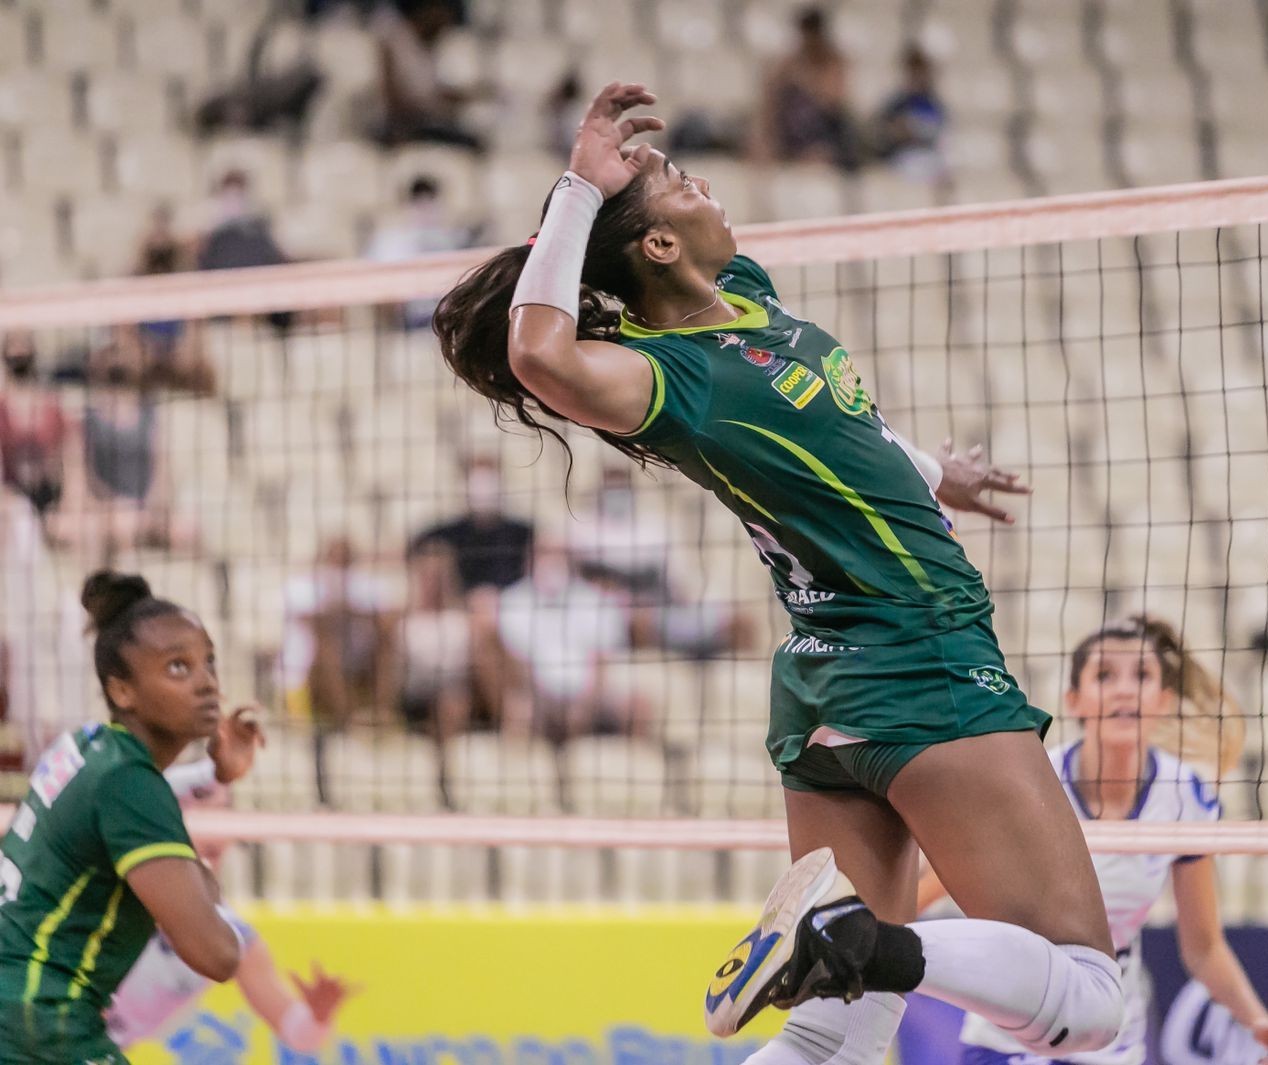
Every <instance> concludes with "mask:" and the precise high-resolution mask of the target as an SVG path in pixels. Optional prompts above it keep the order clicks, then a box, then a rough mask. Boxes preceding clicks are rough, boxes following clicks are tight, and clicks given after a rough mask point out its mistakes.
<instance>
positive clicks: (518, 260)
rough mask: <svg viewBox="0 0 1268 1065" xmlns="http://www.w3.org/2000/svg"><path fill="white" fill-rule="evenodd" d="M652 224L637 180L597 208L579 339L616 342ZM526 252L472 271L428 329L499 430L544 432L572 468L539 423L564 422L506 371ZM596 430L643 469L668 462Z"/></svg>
mask: <svg viewBox="0 0 1268 1065" xmlns="http://www.w3.org/2000/svg"><path fill="white" fill-rule="evenodd" d="M551 195H554V192H553V190H552V192H551ZM549 206H550V196H547V197H546V203H545V205H544V206H543V207H542V217H543V218H544V217H545V216H546V210H547V208H548V207H549ZM654 221H655V220H654V219H653V218H652V216H651V214H650V212H649V211H648V209H647V196H646V189H645V186H644V182H643V179H642V176H641V175H640V176H639V177H636V178H635V179H634V180H633V181H631V182H630V183H629V184H628V185H627V186H626V187H625V188H624V189H622V190H621V191H620V192H618V193H617V194H616V195H615V196H613V197H611V198H610V199H608V200H606V201H605V202H604V204H603V206H602V207H601V208H599V214H598V217H596V218H595V220H594V226H593V228H592V229H591V230H590V240H589V242H588V243H587V244H586V257H585V263H584V265H583V266H582V269H581V294H580V314H579V318H578V321H577V339H578V340H608V341H614V340H616V338H617V336H618V333H619V329H620V312H619V310H618V308H617V307H616V306H615V303H617V302H620V303H628V302H629V301H631V300H633V299H635V298H636V297H637V296H638V295H639V292H640V289H641V283H640V282H639V279H638V275H637V273H636V272H635V270H634V261H635V260H634V257H635V255H636V254H637V244H638V242H639V241H640V240H641V239H642V237H643V235H644V234H645V233H646V232H647V231H648V230H649V229H650V228H651V227H652V225H653V224H654ZM529 251H531V248H530V246H529V245H528V244H521V245H517V246H516V247H512V248H507V249H505V250H504V251H501V252H498V254H497V255H495V256H493V258H492V259H489V260H487V261H486V262H483V263H481V264H480V265H479V266H477V267H475V268H474V269H472V270H469V271H468V272H467V273H466V274H465V275H464V276H463V278H462V280H460V281H459V282H458V283H457V284H456V285H455V286H454V287H453V288H451V289H450V290H449V291H448V292H446V293H445V295H444V296H443V297H442V298H441V300H440V303H439V305H438V306H437V307H436V313H435V315H434V316H433V318H432V329H433V330H434V331H435V333H436V336H438V337H439V338H440V351H441V354H442V355H443V356H444V358H445V362H446V363H447V364H448V365H449V368H450V369H451V370H453V372H454V373H455V374H457V375H458V376H459V377H460V378H462V380H464V381H465V382H466V383H467V384H468V385H470V386H471V387H472V388H473V389H475V390H476V391H477V392H479V393H480V395H482V396H485V397H486V398H487V399H488V401H489V406H490V407H492V408H493V418H494V420H495V421H496V422H497V423H498V425H499V426H506V425H508V424H510V423H512V422H518V423H519V424H521V425H526V426H528V427H529V428H530V429H532V430H533V432H535V433H536V434H537V436H538V438H539V439H540V438H541V436H542V434H543V433H546V434H549V435H550V436H553V437H554V438H555V439H556V440H557V441H559V443H560V444H561V445H562V446H563V449H564V450H565V451H566V452H567V453H568V465H569V469H571V467H572V449H571V448H570V447H569V446H568V442H567V441H566V440H565V439H564V438H563V436H562V435H561V434H560V433H559V431H558V430H557V429H555V428H554V427H553V426H551V425H548V424H546V423H545V422H542V421H540V420H539V419H538V418H537V414H538V413H541V414H545V415H547V416H548V417H550V418H554V419H556V420H558V421H566V420H567V419H565V418H564V417H563V416H562V415H560V414H559V413H557V412H556V411H553V410H551V409H550V408H549V407H548V406H546V404H545V403H543V402H542V401H541V400H539V399H538V398H537V397H536V396H534V395H533V394H532V393H531V392H529V391H528V390H527V389H526V388H525V387H524V386H523V385H522V384H521V383H520V381H519V379H518V378H517V377H516V376H515V374H514V373H512V372H511V366H510V362H509V359H508V356H507V335H508V333H509V329H510V313H511V297H512V296H513V295H514V294H515V286H516V284H517V283H518V281H519V277H520V274H521V272H522V271H523V269H524V264H525V263H526V262H527V261H528V253H529ZM594 432H595V433H597V434H598V435H599V436H600V437H601V438H602V439H603V440H605V441H606V442H607V443H609V444H611V445H612V446H613V447H614V448H616V449H617V450H618V451H620V452H623V453H624V454H626V455H628V456H629V457H630V458H632V459H633V460H634V461H635V462H637V463H638V464H639V465H640V466H647V465H657V466H667V465H669V463H668V462H666V460H665V459H664V458H662V457H661V456H660V455H658V454H657V453H656V452H655V451H653V450H652V449H651V448H649V447H646V446H645V445H643V444H637V443H634V442H633V441H631V440H627V439H626V438H624V437H621V436H617V435H616V434H615V433H608V432H604V431H603V430H601V429H595V430H594Z"/></svg>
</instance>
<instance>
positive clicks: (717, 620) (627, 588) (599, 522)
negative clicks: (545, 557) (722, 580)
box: [568, 463, 754, 658]
mask: <svg viewBox="0 0 1268 1065" xmlns="http://www.w3.org/2000/svg"><path fill="white" fill-rule="evenodd" d="M568 545H569V549H570V550H571V552H572V555H573V557H574V558H575V559H576V562H577V566H578V569H579V571H580V573H581V575H582V576H583V577H586V578H587V579H589V580H592V581H594V582H596V583H598V584H601V585H603V586H604V587H606V588H608V589H609V590H610V591H612V592H613V593H614V594H617V595H619V596H621V597H623V598H624V599H625V601H626V602H628V603H629V606H630V624H631V631H632V634H633V640H634V643H635V645H636V646H639V647H644V648H647V647H651V648H661V649H664V650H668V651H671V652H673V653H676V654H681V655H685V656H687V657H690V658H709V657H712V656H713V655H718V654H722V653H724V652H727V651H738V650H744V649H745V648H747V647H750V646H752V643H753V635H754V634H753V623H752V619H751V618H749V617H748V616H747V615H745V614H743V613H740V612H739V611H737V610H736V609H735V608H734V607H733V605H732V604H730V603H720V602H708V601H704V600H701V599H699V598H697V597H693V596H692V595H690V594H688V593H687V592H686V591H685V590H684V589H683V583H684V582H683V580H682V575H681V573H677V572H675V571H674V567H673V566H672V560H673V559H674V558H675V556H676V555H677V554H678V552H675V551H674V549H673V548H674V545H673V543H672V542H671V535H670V528H669V520H668V517H667V515H665V514H664V513H662V512H657V511H652V510H648V509H647V508H639V507H638V505H637V496H636V494H635V491H634V482H633V477H632V467H631V466H630V465H629V464H628V463H626V464H624V465H619V466H607V467H605V468H604V470H603V473H602V478H601V480H600V484H599V488H598V490H597V492H596V493H595V495H594V497H593V499H592V500H591V501H590V504H589V506H581V507H579V508H578V510H577V514H576V520H575V521H574V522H573V523H572V524H571V525H570V527H569V531H568Z"/></svg>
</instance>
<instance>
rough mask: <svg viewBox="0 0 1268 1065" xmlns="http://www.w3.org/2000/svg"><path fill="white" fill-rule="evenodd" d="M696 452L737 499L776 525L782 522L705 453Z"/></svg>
mask: <svg viewBox="0 0 1268 1065" xmlns="http://www.w3.org/2000/svg"><path fill="white" fill-rule="evenodd" d="M696 454H697V455H700V461H701V462H703V463H704V464H705V465H706V466H708V467H709V472H710V473H711V474H713V476H714V477H716V478H717V479H718V480H719V481H721V482H722V483H723V484H724V485H726V486H727V488H728V489H729V490H730V492H731V494H732V495H733V496H735V498H736V499H739V500H742V501H743V502H745V503H747V504H748V505H749V506H750V507H752V508H753V509H754V510H756V511H757V512H758V513H759V514H762V515H765V516H766V517H768V518H770V520H771V521H773V522H774V523H775V524H776V525H780V524H782V523H781V522H780V520H779V519H778V518H777V517H775V515H774V514H772V513H771V512H770V511H769V510H767V509H766V508H765V507H764V506H762V504H761V503H759V502H758V501H757V500H756V499H754V498H753V497H752V496H751V495H749V494H748V493H747V492H745V491H744V490H743V489H740V488H736V487H735V485H733V484H732V483H731V482H730V480H729V479H728V478H727V475H726V474H725V473H723V472H722V471H721V470H719V469H718V468H717V467H716V466H714V465H713V463H712V462H710V461H709V460H708V459H707V458H705V457H704V455H701V454H700V452H699V451H697V452H696Z"/></svg>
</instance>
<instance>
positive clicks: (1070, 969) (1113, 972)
mask: <svg viewBox="0 0 1268 1065" xmlns="http://www.w3.org/2000/svg"><path fill="white" fill-rule="evenodd" d="M1055 950H1056V956H1054V958H1053V962H1054V964H1053V965H1052V966H1051V968H1050V969H1049V984H1048V991H1047V993H1046V994H1045V995H1044V1001H1043V1006H1042V1008H1041V1009H1040V1011H1039V1013H1038V1014H1037V1015H1036V1016H1035V1018H1034V1020H1033V1021H1031V1023H1030V1024H1028V1025H1026V1026H1025V1028H1022V1029H1014V1030H1013V1031H1011V1032H1010V1033H1009V1034H1010V1035H1012V1036H1013V1037H1014V1038H1015V1039H1017V1041H1018V1042H1019V1043H1022V1044H1023V1045H1024V1046H1025V1047H1026V1048H1027V1049H1028V1050H1030V1051H1032V1052H1033V1053H1035V1054H1041V1055H1043V1056H1044V1057H1050V1058H1063V1057H1066V1056H1067V1055H1069V1054H1077V1053H1083V1052H1085V1051H1091V1050H1100V1049H1102V1048H1103V1047H1107V1046H1109V1045H1110V1043H1112V1042H1113V1041H1114V1037H1115V1036H1116V1035H1118V1031H1119V1029H1120V1028H1121V1027H1122V1024H1123V974H1122V971H1121V970H1120V969H1119V967H1118V963H1117V962H1115V961H1114V959H1113V958H1110V957H1108V956H1107V955H1105V954H1102V953H1101V952H1100V951H1099V950H1093V949H1092V948H1091V947H1078V946H1059V947H1056V948H1055ZM1061 956H1064V958H1066V959H1068V962H1067V964H1061V963H1060V960H1059V959H1060V957H1061Z"/></svg>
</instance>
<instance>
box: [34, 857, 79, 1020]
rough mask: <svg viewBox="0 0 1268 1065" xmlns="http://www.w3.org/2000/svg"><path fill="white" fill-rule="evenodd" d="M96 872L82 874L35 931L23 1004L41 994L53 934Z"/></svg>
mask: <svg viewBox="0 0 1268 1065" xmlns="http://www.w3.org/2000/svg"><path fill="white" fill-rule="evenodd" d="M94 872H96V870H95V869H89V870H88V871H87V872H86V873H81V874H80V877H79V879H78V880H76V881H75V882H74V883H73V884H71V886H70V887H68V888H67V889H66V894H65V895H63V896H62V899H61V901H60V902H59V903H58V904H57V907H56V909H53V910H51V911H50V912H49V913H47V914H45V916H44V920H42V921H41V922H40V926H39V928H37V929H36V930H35V950H34V951H32V952H31V961H30V962H29V964H28V965H27V967H26V990H25V991H24V992H23V994H22V1001H23V1002H33V1001H34V1000H35V996H36V995H37V994H38V993H39V990H40V977H41V976H43V975H44V963H45V962H46V961H48V943H49V940H50V939H52V938H53V933H54V932H56V931H57V930H58V929H59V928H60V927H61V925H62V922H63V921H64V920H66V918H67V917H68V916H69V915H70V911H71V910H72V909H74V907H75V903H76V902H78V901H79V896H80V895H82V894H83V893H84V888H86V887H87V886H88V881H90V880H91V879H92V875H93V873H94Z"/></svg>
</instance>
